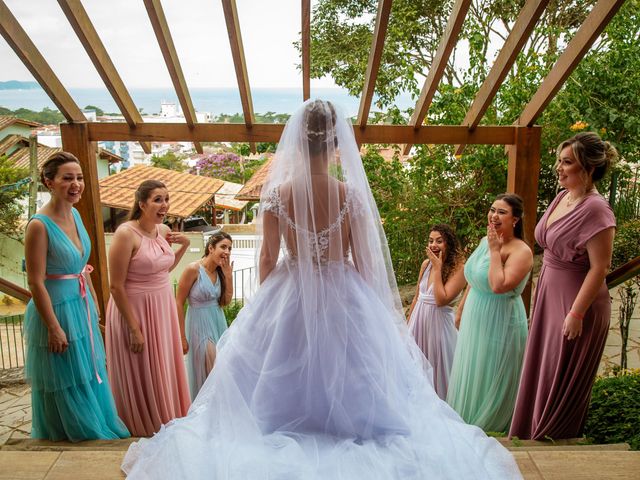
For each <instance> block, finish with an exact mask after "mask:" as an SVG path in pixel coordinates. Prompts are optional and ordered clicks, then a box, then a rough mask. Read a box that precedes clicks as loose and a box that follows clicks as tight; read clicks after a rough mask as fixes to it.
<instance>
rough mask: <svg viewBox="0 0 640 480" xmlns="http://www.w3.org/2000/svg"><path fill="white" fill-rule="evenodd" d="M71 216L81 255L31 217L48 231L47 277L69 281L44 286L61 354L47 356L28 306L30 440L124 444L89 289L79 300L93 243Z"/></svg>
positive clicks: (43, 333) (44, 333)
mask: <svg viewBox="0 0 640 480" xmlns="http://www.w3.org/2000/svg"><path fill="white" fill-rule="evenodd" d="M72 212H73V217H74V219H75V223H76V229H77V232H78V236H79V237H80V241H81V242H82V252H80V251H79V250H78V248H77V247H76V245H75V244H74V243H73V242H72V241H71V240H70V239H69V237H68V236H67V235H66V234H65V233H64V232H63V231H62V229H61V228H60V227H59V226H58V225H57V224H56V223H55V222H54V221H53V220H51V219H50V218H49V217H47V216H46V215H41V214H36V215H34V216H33V217H32V218H35V219H37V220H40V221H41V222H42V223H43V224H44V226H45V228H46V230H47V236H48V242H49V243H48V249H47V270H46V274H47V276H56V275H68V276H70V277H71V278H65V279H55V278H47V279H46V280H45V287H46V289H47V292H48V293H49V297H50V299H51V304H52V306H53V311H54V313H55V315H56V318H57V319H58V322H59V323H60V326H61V327H62V329H63V330H64V332H65V334H66V336H67V341H68V342H69V347H68V349H67V350H66V351H65V352H64V353H62V354H60V353H50V352H49V349H48V330H47V327H46V325H45V324H44V322H43V320H42V319H41V317H40V314H39V312H38V310H37V309H36V306H35V304H34V302H33V300H31V301H29V304H28V305H27V310H26V313H25V325H24V326H25V337H26V346H27V356H26V364H25V375H26V377H27V380H28V381H29V382H30V383H31V402H32V408H33V412H32V429H31V436H32V437H33V438H46V439H49V440H71V441H73V442H77V441H81V440H90V439H116V438H126V437H128V436H129V431H128V430H127V428H126V427H125V425H124V423H122V421H121V420H120V418H119V417H118V414H117V412H116V408H115V404H114V401H113V397H112V396H111V388H110V387H109V381H108V379H107V370H106V362H105V352H104V345H103V343H102V336H101V335H100V329H99V326H98V315H97V311H96V307H95V304H94V301H93V297H92V295H91V292H90V291H89V288H88V287H87V288H86V289H85V293H86V296H85V297H83V295H82V294H81V292H82V290H83V285H82V283H83V282H82V281H81V280H82V279H80V278H79V275H78V274H80V273H81V272H82V271H83V269H84V268H85V266H86V264H87V260H88V259H89V252H90V251H91V243H90V241H89V235H88V234H87V231H86V230H85V228H84V225H83V224H82V220H81V219H80V214H79V213H78V211H77V210H75V209H73V210H72ZM87 304H88V308H89V313H90V316H89V318H88V315H87ZM89 322H91V327H90V326H89ZM90 331H91V333H92V335H93V336H91V334H90ZM92 339H93V342H92ZM98 378H100V380H101V382H102V383H100V382H99V380H98Z"/></svg>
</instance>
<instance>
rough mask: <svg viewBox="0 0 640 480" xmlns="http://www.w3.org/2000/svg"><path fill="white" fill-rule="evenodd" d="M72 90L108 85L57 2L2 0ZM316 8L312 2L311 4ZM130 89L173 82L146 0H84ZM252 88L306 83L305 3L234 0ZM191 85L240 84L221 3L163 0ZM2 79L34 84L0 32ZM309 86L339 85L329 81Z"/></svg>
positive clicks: (174, 39) (321, 81)
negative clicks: (302, 52)
mask: <svg viewBox="0 0 640 480" xmlns="http://www.w3.org/2000/svg"><path fill="white" fill-rule="evenodd" d="M4 1H5V3H6V5H7V7H8V8H9V10H11V12H12V13H13V15H14V16H15V17H16V18H17V20H18V22H19V23H20V25H21V26H22V28H24V30H25V31H26V32H27V34H28V35H29V37H30V38H31V40H32V41H33V42H34V43H35V45H36V47H37V48H38V49H39V50H40V52H41V53H42V55H43V56H44V58H45V59H46V60H47V62H48V63H49V66H51V68H52V69H53V71H54V72H55V73H56V75H57V76H58V78H59V79H60V81H61V82H62V84H63V85H64V86H65V87H67V88H72V87H85V88H93V87H96V88H103V87H104V84H103V82H102V79H101V78H100V77H99V75H98V73H97V72H96V70H95V68H94V67H93V64H92V63H91V60H90V59H89V57H88V56H87V54H86V52H85V50H84V48H83V47H82V44H81V43H80V41H79V40H78V38H77V37H76V34H75V33H74V31H73V29H72V28H71V25H70V24H69V22H68V20H67V19H66V17H65V16H64V14H63V12H62V9H61V8H60V6H59V4H58V2H57V1H56V0H4ZM311 3H312V6H313V5H314V3H315V2H313V1H312V2H311ZM82 4H83V5H84V7H85V10H86V11H87V13H88V15H89V18H90V19H91V21H92V23H93V25H94V27H95V28H96V30H97V32H98V35H99V36H100V38H101V40H102V42H103V43H104V45H105V47H106V49H107V52H108V53H109V55H110V56H111V60H112V61H113V63H114V64H115V66H116V68H117V69H118V71H119V73H120V75H121V76H122V79H123V81H124V84H125V85H126V86H127V87H128V88H144V87H148V88H161V87H171V86H172V83H171V79H170V77H169V74H168V72H167V68H166V64H165V62H164V59H163V58H162V53H161V52H160V48H159V47H158V44H157V40H156V37H155V34H154V32H153V29H152V27H151V23H150V21H149V17H148V15H147V11H146V9H145V7H144V3H143V1H142V0H82ZM236 4H237V8H238V17H239V22H240V29H241V32H242V41H243V44H244V51H245V59H246V63H247V71H248V75H249V82H250V85H251V88H279V87H281V88H291V87H297V88H301V86H302V75H301V73H300V71H299V70H298V69H297V68H296V64H298V63H299V62H300V58H299V55H298V53H297V51H296V50H295V48H294V46H293V42H294V41H296V40H298V39H299V35H300V29H301V27H300V25H301V19H300V15H301V13H300V0H236ZM162 6H163V8H164V12H165V16H166V17H167V22H168V24H169V29H170V30H171V34H172V36H173V41H174V43H175V45H176V49H177V51H178V56H179V58H180V62H181V65H182V69H183V72H184V75H185V78H186V81H187V85H188V87H189V88H219V87H237V85H238V84H237V80H236V75H235V70H234V66H233V59H232V57H231V50H230V47H229V38H228V36H227V28H226V24H225V21H224V15H223V10H222V3H221V1H220V0H162ZM0 61H1V62H2V63H1V64H2V68H1V69H0V81H7V80H22V81H33V80H34V79H33V77H32V75H31V73H30V72H29V71H28V70H27V69H26V67H25V66H24V65H23V64H22V62H21V61H20V59H19V58H18V57H17V56H16V54H15V53H14V51H13V50H12V49H11V47H9V45H8V44H7V43H6V41H5V40H4V38H3V37H1V36H0ZM311 85H312V87H315V88H323V87H335V84H334V83H333V81H332V80H331V79H330V78H324V79H318V80H313V79H312V80H311Z"/></svg>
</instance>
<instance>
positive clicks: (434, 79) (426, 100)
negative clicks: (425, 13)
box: [403, 0, 471, 155]
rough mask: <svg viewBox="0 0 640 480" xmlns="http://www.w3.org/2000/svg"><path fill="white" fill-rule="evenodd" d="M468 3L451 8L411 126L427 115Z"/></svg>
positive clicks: (463, 1) (460, 0) (462, 1)
mask: <svg viewBox="0 0 640 480" xmlns="http://www.w3.org/2000/svg"><path fill="white" fill-rule="evenodd" d="M470 5H471V0H456V3H455V4H454V6H453V9H452V10H451V15H450V16H449V21H448V22H447V27H446V28H445V31H444V34H443V35H442V40H440V45H439V46H438V50H437V52H436V55H435V57H434V58H433V62H432V63H431V68H429V74H428V75H427V78H426V80H425V81H424V86H423V87H422V92H420V98H418V102H417V103H416V108H415V110H414V111H413V115H412V116H411V120H409V125H411V126H412V127H415V128H419V127H420V126H421V125H422V122H423V120H424V118H425V117H426V116H427V111H428V110H429V107H430V106H431V102H432V101H433V96H434V95H435V93H436V91H437V90H438V86H439V85H440V80H441V79H442V75H444V70H445V68H446V67H447V63H448V62H449V56H450V55H451V51H452V50H453V47H454V46H455V45H456V43H457V42H458V35H459V34H460V31H461V30H462V24H463V23H464V19H465V17H466V16H467V12H468V11H469V6H470ZM409 150H411V144H407V145H405V146H404V149H403V153H404V155H407V154H408V153H409Z"/></svg>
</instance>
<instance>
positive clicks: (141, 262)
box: [106, 224, 190, 437]
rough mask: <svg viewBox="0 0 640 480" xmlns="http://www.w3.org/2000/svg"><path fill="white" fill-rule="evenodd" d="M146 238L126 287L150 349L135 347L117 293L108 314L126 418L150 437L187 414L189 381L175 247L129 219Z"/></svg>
mask: <svg viewBox="0 0 640 480" xmlns="http://www.w3.org/2000/svg"><path fill="white" fill-rule="evenodd" d="M124 228H129V229H131V230H132V231H133V232H135V233H136V235H138V236H140V238H141V244H140V248H139V249H138V251H137V252H136V253H135V254H134V255H133V256H132V257H131V261H130V263H129V271H128V272H127V280H126V283H125V289H126V292H127V296H128V299H129V303H130V304H131V308H132V309H133V312H134V314H135V316H136V318H137V320H138V322H140V328H141V330H142V335H143V336H144V340H145V344H144V350H143V351H142V352H141V353H133V352H132V351H131V350H130V348H129V329H128V326H127V323H126V321H125V320H124V317H123V316H122V315H121V314H120V311H119V310H118V307H117V306H116V304H115V302H114V301H113V298H111V299H110V300H109V305H108V307H107V320H106V344H107V366H108V372H109V380H110V382H111V389H112V390H113V397H114V399H115V402H116V407H117V409H118V414H119V415H120V418H122V420H123V421H124V423H125V424H126V425H127V427H128V428H129V431H130V432H131V435H132V436H137V437H148V436H151V435H153V434H154V433H155V432H157V431H159V430H160V426H161V425H162V424H164V423H167V422H169V421H170V420H172V419H174V418H176V417H183V416H185V415H186V414H187V410H188V409H189V406H190V396H189V386H188V384H187V375H186V370H185V365H184V360H183V355H182V344H181V342H180V330H179V327H178V316H177V312H176V303H175V298H174V296H173V291H172V288H171V285H170V283H169V269H170V268H171V265H173V262H174V258H175V257H174V253H173V250H172V249H171V246H170V245H169V243H167V241H166V240H165V238H163V237H162V236H161V235H160V234H159V233H158V235H157V236H156V238H149V237H147V236H145V235H143V234H142V233H141V232H140V231H139V230H138V229H136V228H135V227H134V226H132V225H129V224H125V225H124Z"/></svg>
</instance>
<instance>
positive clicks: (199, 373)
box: [186, 265, 227, 400]
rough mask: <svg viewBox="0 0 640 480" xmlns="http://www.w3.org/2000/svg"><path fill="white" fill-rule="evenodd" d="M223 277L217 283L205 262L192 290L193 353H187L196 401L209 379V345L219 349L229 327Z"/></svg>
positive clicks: (188, 324)
mask: <svg viewBox="0 0 640 480" xmlns="http://www.w3.org/2000/svg"><path fill="white" fill-rule="evenodd" d="M221 290H222V287H221V285H220V276H218V278H217V279H216V283H212V282H211V278H210V277H209V275H207V272H205V269H204V267H203V266H202V265H199V268H198V278H197V279H196V281H195V283H194V284H193V286H192V287H191V291H190V292H189V308H188V310H187V318H186V330H187V341H188V342H189V352H188V353H187V373H188V375H189V388H190V391H191V399H192V400H194V399H195V398H196V396H197V395H198V392H199V391H200V387H202V384H203V383H204V382H205V380H206V379H207V373H208V372H207V370H206V368H205V365H206V357H207V347H211V348H216V344H217V343H218V340H220V337H221V336H222V334H223V333H224V332H225V331H226V330H227V321H226V319H225V317H224V312H223V311H222V308H221V307H220V305H219V303H218V302H219V300H220V293H221Z"/></svg>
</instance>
